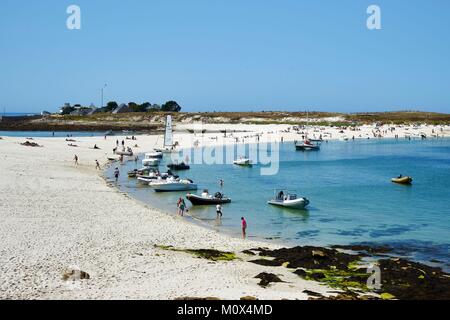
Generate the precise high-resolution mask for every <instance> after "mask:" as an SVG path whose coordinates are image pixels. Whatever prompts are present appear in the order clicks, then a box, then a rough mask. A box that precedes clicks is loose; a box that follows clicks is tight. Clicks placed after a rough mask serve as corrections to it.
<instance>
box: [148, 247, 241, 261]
mask: <svg viewBox="0 0 450 320" xmlns="http://www.w3.org/2000/svg"><path fill="white" fill-rule="evenodd" d="M155 247H156V248H159V249H162V250H169V251H178V252H185V253H190V254H192V255H194V256H196V257H198V258H202V259H208V260H212V261H232V260H235V259H237V257H236V255H235V254H234V253H233V252H226V251H219V250H215V249H177V248H174V247H172V246H164V245H155Z"/></svg>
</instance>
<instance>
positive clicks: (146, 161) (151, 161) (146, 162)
mask: <svg viewBox="0 0 450 320" xmlns="http://www.w3.org/2000/svg"><path fill="white" fill-rule="evenodd" d="M159 163H160V160H159V159H156V158H155V159H143V160H142V165H143V166H145V167H156V166H158V165H159Z"/></svg>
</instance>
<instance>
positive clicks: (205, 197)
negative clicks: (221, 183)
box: [186, 190, 231, 205]
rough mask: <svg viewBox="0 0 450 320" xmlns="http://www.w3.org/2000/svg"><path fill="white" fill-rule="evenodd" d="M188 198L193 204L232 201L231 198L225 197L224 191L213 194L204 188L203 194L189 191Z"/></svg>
mask: <svg viewBox="0 0 450 320" xmlns="http://www.w3.org/2000/svg"><path fill="white" fill-rule="evenodd" d="M186 199H188V200H189V201H190V202H192V204H193V205H214V204H222V203H230V202H231V199H230V198H227V197H225V196H224V195H223V194H222V193H220V192H216V193H215V194H214V196H212V195H210V194H209V193H208V190H204V191H203V192H202V194H201V195H196V194H191V193H188V194H187V195H186Z"/></svg>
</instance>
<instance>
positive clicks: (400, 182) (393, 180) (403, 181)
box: [391, 176, 413, 184]
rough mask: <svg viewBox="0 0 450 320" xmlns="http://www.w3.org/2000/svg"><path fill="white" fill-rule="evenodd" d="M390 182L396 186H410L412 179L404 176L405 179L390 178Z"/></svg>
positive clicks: (400, 177)
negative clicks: (396, 184)
mask: <svg viewBox="0 0 450 320" xmlns="http://www.w3.org/2000/svg"><path fill="white" fill-rule="evenodd" d="M391 181H392V182H394V183H398V184H411V183H412V181H413V178H411V177H408V176H406V177H402V176H399V177H397V178H392V179H391Z"/></svg>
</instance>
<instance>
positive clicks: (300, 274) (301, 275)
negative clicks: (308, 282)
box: [294, 269, 308, 279]
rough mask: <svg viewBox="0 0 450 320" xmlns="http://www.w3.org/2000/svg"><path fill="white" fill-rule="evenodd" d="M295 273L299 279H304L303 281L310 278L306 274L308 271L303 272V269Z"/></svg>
mask: <svg viewBox="0 0 450 320" xmlns="http://www.w3.org/2000/svg"><path fill="white" fill-rule="evenodd" d="M294 273H295V274H296V275H298V276H299V277H301V278H303V279H305V278H306V277H307V276H308V274H307V273H306V271H305V270H303V269H297V270H295V271H294Z"/></svg>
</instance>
